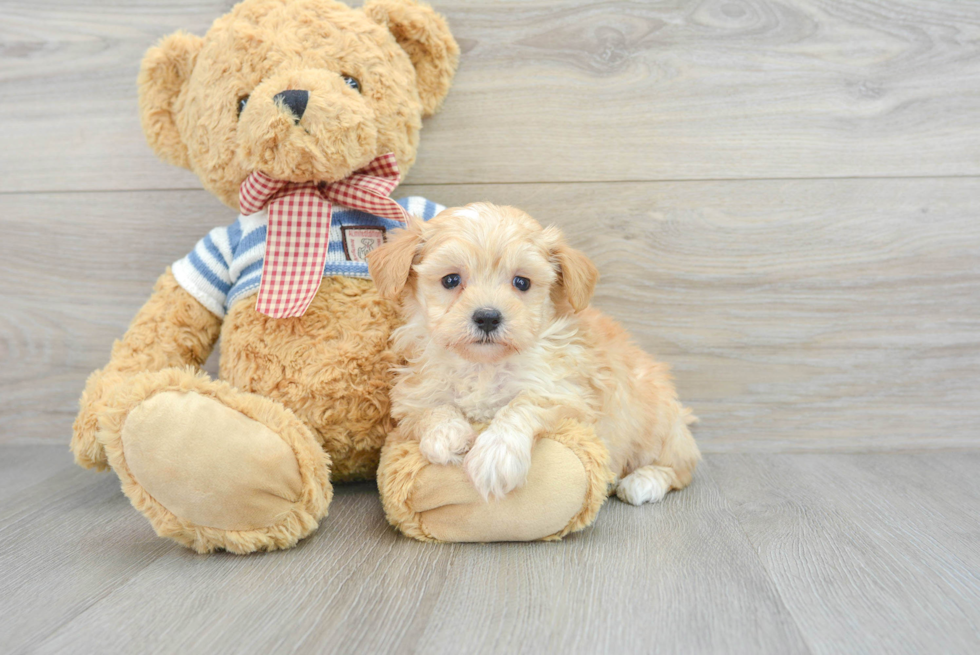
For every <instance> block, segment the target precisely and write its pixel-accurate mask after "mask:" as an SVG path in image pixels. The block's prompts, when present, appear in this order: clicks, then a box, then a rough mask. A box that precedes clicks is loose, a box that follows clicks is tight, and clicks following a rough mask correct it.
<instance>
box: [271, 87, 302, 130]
mask: <svg viewBox="0 0 980 655" xmlns="http://www.w3.org/2000/svg"><path fill="white" fill-rule="evenodd" d="M309 99H310V92H309V91H298V90H295V89H289V90H287V91H280V92H279V93H277V94H276V95H274V96H272V101H273V102H275V103H276V104H278V105H282V106H284V107H289V111H291V112H293V120H295V121H296V122H297V123H299V119H301V118H303V112H305V111H306V103H307V102H308V101H309Z"/></svg>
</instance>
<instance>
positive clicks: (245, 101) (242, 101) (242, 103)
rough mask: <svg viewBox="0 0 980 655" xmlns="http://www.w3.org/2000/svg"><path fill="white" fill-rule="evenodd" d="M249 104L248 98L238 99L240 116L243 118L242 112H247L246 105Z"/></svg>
mask: <svg viewBox="0 0 980 655" xmlns="http://www.w3.org/2000/svg"><path fill="white" fill-rule="evenodd" d="M246 104H248V96H242V97H241V98H239V99H238V115H239V116H241V115H242V112H243V111H244V110H245V105H246Z"/></svg>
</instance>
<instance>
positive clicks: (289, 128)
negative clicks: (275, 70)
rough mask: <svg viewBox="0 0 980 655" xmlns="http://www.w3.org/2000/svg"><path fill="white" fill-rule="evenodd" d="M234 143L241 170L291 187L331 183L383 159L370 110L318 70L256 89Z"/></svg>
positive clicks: (333, 76) (337, 79) (340, 79)
mask: <svg viewBox="0 0 980 655" xmlns="http://www.w3.org/2000/svg"><path fill="white" fill-rule="evenodd" d="M237 140H238V146H239V155H240V157H241V160H242V165H243V168H245V169H247V170H251V171H261V172H262V173H265V174H266V175H268V176H270V177H272V178H274V179H278V180H289V181H290V182H306V181H317V182H321V181H322V182H336V181H337V180H341V179H343V178H345V177H347V176H348V175H350V174H351V173H352V172H354V171H355V170H357V169H358V168H361V167H363V166H365V165H367V164H368V163H369V162H370V161H371V160H372V159H374V158H375V157H376V156H377V155H378V154H382V153H378V152H377V142H378V133H377V126H376V120H375V115H374V110H373V109H372V108H371V106H370V105H369V104H368V102H366V101H365V99H364V98H363V97H362V96H361V94H360V93H359V92H358V91H357V90H355V89H353V88H351V86H350V85H349V84H348V82H347V81H345V79H344V76H343V75H340V74H338V73H335V72H332V71H326V70H322V69H321V70H300V71H294V72H291V73H287V74H279V75H275V76H273V77H270V78H267V79H265V80H264V81H263V82H262V83H261V84H259V85H258V86H257V87H255V89H254V90H253V91H252V93H251V94H250V95H249V98H248V102H247V103H246V104H245V106H244V107H243V109H242V111H241V114H240V116H239V118H238V130H237Z"/></svg>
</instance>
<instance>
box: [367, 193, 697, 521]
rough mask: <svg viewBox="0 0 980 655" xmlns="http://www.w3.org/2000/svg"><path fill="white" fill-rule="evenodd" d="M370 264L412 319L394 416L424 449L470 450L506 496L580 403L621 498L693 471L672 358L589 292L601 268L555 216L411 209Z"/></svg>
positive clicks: (480, 478)
mask: <svg viewBox="0 0 980 655" xmlns="http://www.w3.org/2000/svg"><path fill="white" fill-rule="evenodd" d="M368 264H369V266H370V270H371V275H372V277H373V278H374V281H375V283H376V284H377V287H378V290H379V291H380V292H381V294H382V295H383V296H385V297H388V298H392V299H396V298H397V299H399V300H400V306H401V311H402V312H403V316H404V320H405V323H404V325H403V326H402V327H400V328H398V329H397V330H396V332H395V333H394V335H393V337H392V344H393V346H394V349H395V352H396V353H397V354H399V355H400V356H402V357H403V358H404V360H405V361H406V362H407V365H406V366H404V367H403V368H401V369H399V370H398V371H397V373H396V381H395V384H394V387H393V389H392V392H391V401H392V416H394V418H395V419H397V421H398V430H399V431H400V432H401V433H402V438H406V437H407V438H415V439H418V440H419V450H420V451H421V452H422V454H423V455H424V456H425V457H426V458H428V460H429V461H430V462H432V463H434V464H458V463H460V462H462V464H463V466H464V468H465V470H466V472H467V474H468V475H469V477H470V479H471V480H472V482H473V484H474V486H475V487H476V488H477V490H478V491H479V492H480V493H481V494H483V496H484V498H487V499H489V498H490V497H500V496H503V495H505V494H506V493H507V492H509V491H511V490H512V489H514V488H516V487H519V486H521V485H522V484H524V482H525V480H526V478H527V474H528V468H529V466H530V463H531V447H532V445H533V443H534V439H535V437H537V436H539V435H543V434H546V433H548V431H549V430H551V429H552V428H553V427H554V426H556V425H557V424H558V423H559V422H560V421H561V420H562V419H564V418H567V417H574V418H577V419H578V420H580V421H584V422H587V423H589V424H592V425H594V426H595V432H596V435H597V436H598V437H599V438H600V439H602V441H603V442H605V444H606V446H607V447H608V449H609V454H610V465H611V466H612V470H613V473H614V474H615V475H616V476H617V478H616V495H617V496H619V498H620V499H622V500H624V501H626V502H628V503H632V504H634V505H639V504H641V503H646V502H655V501H659V500H661V499H662V498H663V497H664V495H665V494H666V493H667V492H668V491H670V490H671V489H682V488H683V487H685V486H687V484H688V483H689V482H690V481H691V476H692V475H693V473H694V467H695V466H696V465H697V462H698V460H699V459H700V457H701V455H700V453H699V452H698V447H697V445H696V444H695V443H694V438H693V437H692V436H691V433H690V431H689V430H688V424H690V423H691V422H693V420H694V419H693V417H692V415H691V413H690V411H689V410H688V409H686V408H684V407H683V406H682V405H681V404H680V402H679V401H678V399H677V392H676V391H675V389H674V385H673V383H672V382H671V378H670V375H669V373H668V368H667V366H666V365H664V364H661V363H659V362H657V361H655V360H654V359H653V358H652V357H650V356H649V355H648V354H646V353H645V352H643V351H642V350H641V349H640V348H638V347H637V346H636V345H634V344H633V343H632V342H631V341H630V337H629V335H628V334H627V333H626V331H625V330H624V329H623V328H622V327H620V326H619V325H618V324H617V323H615V322H614V321H613V320H611V319H610V318H609V317H607V316H604V315H603V314H602V313H600V312H599V311H597V310H595V309H593V308H591V307H590V306H589V302H590V300H591V299H592V292H593V289H594V287H595V284H596V282H597V280H598V277H599V274H598V271H597V270H596V267H595V265H594V264H593V263H592V262H591V261H590V260H589V259H588V258H587V257H586V256H585V255H584V254H583V253H581V252H579V251H578V250H575V249H573V248H571V247H569V246H568V244H566V243H565V240H564V238H563V237H562V234H561V232H560V231H559V230H558V229H557V228H555V227H548V228H542V227H541V226H540V225H539V224H538V223H537V222H536V221H535V220H534V219H533V218H531V217H530V216H528V215H527V214H525V213H524V212H522V211H521V210H519V209H515V208H513V207H498V206H494V205H491V204H485V203H476V204H471V205H467V206H466V207H457V208H452V209H447V210H445V211H443V212H442V213H441V214H439V215H438V216H436V217H435V218H433V219H432V220H430V221H429V222H427V223H423V222H421V221H417V222H413V223H411V224H410V225H409V226H408V228H407V229H406V230H403V231H401V232H399V233H396V234H395V235H394V236H393V238H392V239H391V241H390V242H388V243H387V244H385V245H384V246H382V247H380V248H378V249H376V250H375V251H373V252H372V253H370V255H368ZM474 425H477V426H485V429H484V430H483V431H482V432H480V433H479V434H477V431H476V429H474V427H473V426H474Z"/></svg>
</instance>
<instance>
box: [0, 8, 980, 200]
mask: <svg viewBox="0 0 980 655" xmlns="http://www.w3.org/2000/svg"><path fill="white" fill-rule="evenodd" d="M230 4H231V2H230V0H229V1H216V0H207V1H205V2H192V1H191V0H174V1H171V2H167V3H162V4H161V3H153V4H146V3H142V2H140V1H139V0H119V1H118V2H113V3H111V4H103V3H77V2H74V1H73V0H39V1H35V0H30V1H29V2H28V1H27V0H3V1H2V3H0V12H2V15H3V18H4V20H3V22H2V25H0V39H2V43H3V46H2V47H0V98H3V99H4V100H3V102H2V103H0V143H3V144H4V148H2V149H0V170H2V171H4V175H3V176H2V177H0V192H3V191H25V190H33V191H49V190H65V189H72V190H98V189H160V188H197V187H198V186H199V185H198V183H197V181H196V179H195V178H194V177H193V176H192V175H190V174H189V173H187V172H183V171H179V170H177V169H174V168H172V167H168V166H166V165H164V164H162V163H160V162H158V161H156V159H155V158H154V156H153V155H152V153H151V152H150V150H149V148H148V147H147V146H146V145H145V143H144V141H143V137H142V134H141V132H140V129H139V122H138V113H137V108H136V90H135V79H136V72H137V70H138V66H139V61H140V59H141V57H142V54H143V52H144V51H145V50H146V49H147V48H148V47H150V46H151V45H153V43H154V42H155V41H156V40H157V39H159V38H160V37H162V36H164V35H166V34H168V33H170V32H172V31H174V30H176V29H185V30H188V31H191V32H195V33H198V34H201V33H203V32H204V31H205V30H206V29H207V27H208V26H209V25H210V23H211V21H212V20H213V19H214V18H216V17H217V16H219V15H221V14H222V13H223V12H224V11H225V10H226V9H227V8H228V7H229V5H230ZM355 4H357V3H355ZM436 5H437V8H438V9H439V10H440V11H442V12H443V13H445V14H446V15H447V16H448V18H449V20H450V23H451V25H452V27H453V30H454V33H455V34H456V36H457V38H458V39H459V41H460V44H461V46H462V49H463V57H462V64H461V67H460V72H459V75H458V76H457V80H456V84H455V87H454V89H453V91H452V92H451V93H450V95H449V99H448V101H447V103H446V105H445V108H444V110H443V112H442V113H441V114H439V115H437V116H436V117H434V118H433V119H432V120H430V121H429V122H428V124H427V127H426V129H425V131H424V133H423V136H424V138H423V140H422V149H421V151H420V154H419V164H418V165H417V166H416V168H415V169H414V170H413V171H412V173H411V177H410V181H413V182H415V183H462V182H468V183H484V182H527V181H547V182H562V181H595V180H605V181H612V180H647V179H729V178H752V177H762V178H786V177H842V176H860V177H867V176H896V175H897V176H923V175H977V174H980V155H978V153H980V124H978V122H977V121H976V120H975V117H976V116H977V115H978V114H980V5H978V4H977V3H976V2H973V1H972V0H827V1H822V2H816V1H811V0H705V1H702V2H687V1H682V0H669V1H666V2H657V3H640V2H591V1H588V0H565V1H562V2H553V1H550V0H549V1H547V2H545V1H543V0H534V1H531V2H523V1H522V2H492V1H490V0H483V1H477V2H471V1H462V0H445V1H442V2H437V3H436ZM233 101H234V99H232V100H230V102H233Z"/></svg>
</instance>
